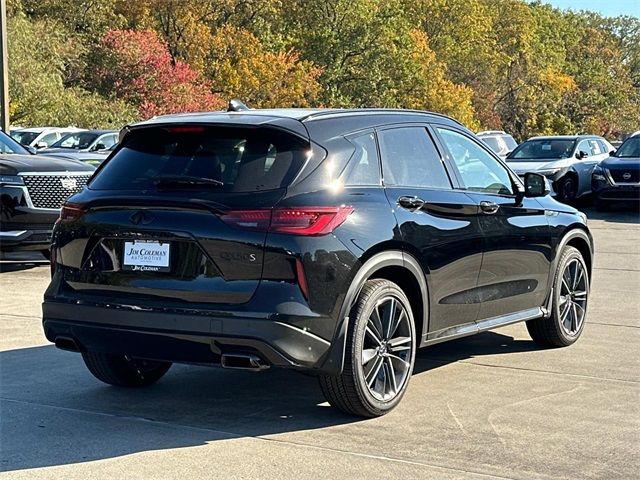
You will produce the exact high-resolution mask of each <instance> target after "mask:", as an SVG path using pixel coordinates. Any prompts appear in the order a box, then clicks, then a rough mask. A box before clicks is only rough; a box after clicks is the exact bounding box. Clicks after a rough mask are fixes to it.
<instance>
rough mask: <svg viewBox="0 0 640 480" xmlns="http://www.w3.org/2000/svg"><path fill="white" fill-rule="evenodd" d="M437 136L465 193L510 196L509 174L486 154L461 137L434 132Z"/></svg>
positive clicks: (443, 129)
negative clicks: (458, 173)
mask: <svg viewBox="0 0 640 480" xmlns="http://www.w3.org/2000/svg"><path fill="white" fill-rule="evenodd" d="M438 132H439V133H440V136H441V137H442V141H443V142H444V144H445V146H446V147H447V150H449V153H450V155H451V157H452V158H451V159H452V160H453V162H454V163H455V165H456V167H457V168H458V171H459V172H460V176H461V177H462V181H463V182H464V185H465V187H466V188H467V189H468V190H473V191H476V192H487V193H497V194H501V195H508V194H511V193H513V189H512V186H511V178H510V177H509V173H508V172H507V170H506V169H505V168H504V166H502V164H501V163H500V162H498V161H497V160H496V159H495V158H494V157H493V156H492V155H491V154H490V153H489V152H487V151H486V150H484V149H483V148H482V147H481V146H480V145H479V144H477V143H476V142H474V141H473V140H471V139H470V138H468V137H466V136H465V135H462V134H461V133H458V132H454V131H453V130H448V129H446V128H438Z"/></svg>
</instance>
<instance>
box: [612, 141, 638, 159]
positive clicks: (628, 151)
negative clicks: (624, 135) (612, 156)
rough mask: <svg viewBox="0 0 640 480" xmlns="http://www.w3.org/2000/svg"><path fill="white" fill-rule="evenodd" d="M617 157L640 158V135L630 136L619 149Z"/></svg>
mask: <svg viewBox="0 0 640 480" xmlns="http://www.w3.org/2000/svg"><path fill="white" fill-rule="evenodd" d="M616 157H619V158H639V157H640V137H631V138H628V139H627V140H626V141H625V142H624V143H623V144H622V145H620V148H618V151H617V152H616Z"/></svg>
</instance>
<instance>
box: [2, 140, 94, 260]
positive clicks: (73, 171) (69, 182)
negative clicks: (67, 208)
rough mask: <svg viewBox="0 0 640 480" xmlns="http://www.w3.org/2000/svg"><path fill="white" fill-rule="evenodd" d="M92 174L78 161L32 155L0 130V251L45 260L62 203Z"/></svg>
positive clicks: (85, 182) (91, 170)
mask: <svg viewBox="0 0 640 480" xmlns="http://www.w3.org/2000/svg"><path fill="white" fill-rule="evenodd" d="M94 171H95V167H94V166H92V165H89V164H87V163H84V162H81V161H78V160H73V159H68V158H61V157H51V156H49V157H45V156H41V155H33V154H31V153H29V151H27V150H26V148H25V147H23V146H22V145H20V144H19V143H18V142H16V141H14V140H13V139H12V138H11V137H9V136H8V135H6V134H5V133H3V132H1V131H0V251H2V252H6V251H13V250H39V251H41V252H42V253H43V254H44V255H45V257H47V258H48V257H49V245H50V244H51V230H52V228H53V224H54V223H55V221H56V220H57V218H58V217H59V215H60V208H61V206H62V204H63V203H64V202H65V201H66V200H67V198H68V197H69V196H70V195H73V194H74V193H78V192H79V191H80V190H82V188H83V187H84V186H85V185H86V184H87V182H88V180H89V178H90V177H91V175H92V174H93V172H94Z"/></svg>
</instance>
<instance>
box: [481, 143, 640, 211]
mask: <svg viewBox="0 0 640 480" xmlns="http://www.w3.org/2000/svg"><path fill="white" fill-rule="evenodd" d="M477 136H478V137H479V138H480V139H481V140H482V141H483V142H484V143H486V144H487V145H488V146H489V147H490V148H491V149H492V150H493V151H494V152H495V153H496V154H497V155H498V156H499V157H500V158H503V159H504V160H505V161H506V162H507V164H508V165H509V166H510V167H511V168H512V169H513V171H514V172H516V173H517V174H518V175H519V176H520V177H521V178H524V175H525V174H526V173H529V172H533V173H539V174H541V175H544V176H545V177H546V178H547V180H548V181H549V183H550V185H551V188H552V191H553V195H555V197H556V199H557V200H560V201H562V202H565V203H572V202H574V201H575V200H577V199H579V198H581V197H584V196H585V195H588V194H592V193H593V198H594V202H595V204H596V206H597V207H598V208H607V207H608V206H609V205H610V204H611V203H612V202H614V201H615V202H621V201H636V202H637V201H640V160H639V159H638V151H637V149H638V147H637V146H636V145H638V142H640V132H635V133H633V134H632V135H630V136H629V137H628V138H627V140H626V141H625V142H624V143H623V144H622V145H620V146H619V147H618V149H616V147H614V146H613V145H612V144H611V143H610V142H609V141H607V140H606V139H604V138H603V137H599V136H597V135H556V136H542V137H532V138H530V139H528V140H526V141H525V142H523V143H522V144H520V145H518V144H517V143H516V142H515V140H514V139H513V137H512V136H511V135H509V134H507V133H506V132H504V131H501V130H496V131H482V132H478V133H477ZM623 147H624V148H623Z"/></svg>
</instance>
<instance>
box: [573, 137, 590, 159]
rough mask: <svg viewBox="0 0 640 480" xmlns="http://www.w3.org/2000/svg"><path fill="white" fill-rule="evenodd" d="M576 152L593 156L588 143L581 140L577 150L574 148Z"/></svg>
mask: <svg viewBox="0 0 640 480" xmlns="http://www.w3.org/2000/svg"><path fill="white" fill-rule="evenodd" d="M576 152H585V153H586V154H587V155H589V156H591V155H593V152H592V150H591V144H590V143H589V140H582V141H581V142H580V143H579V144H578V148H576Z"/></svg>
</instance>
